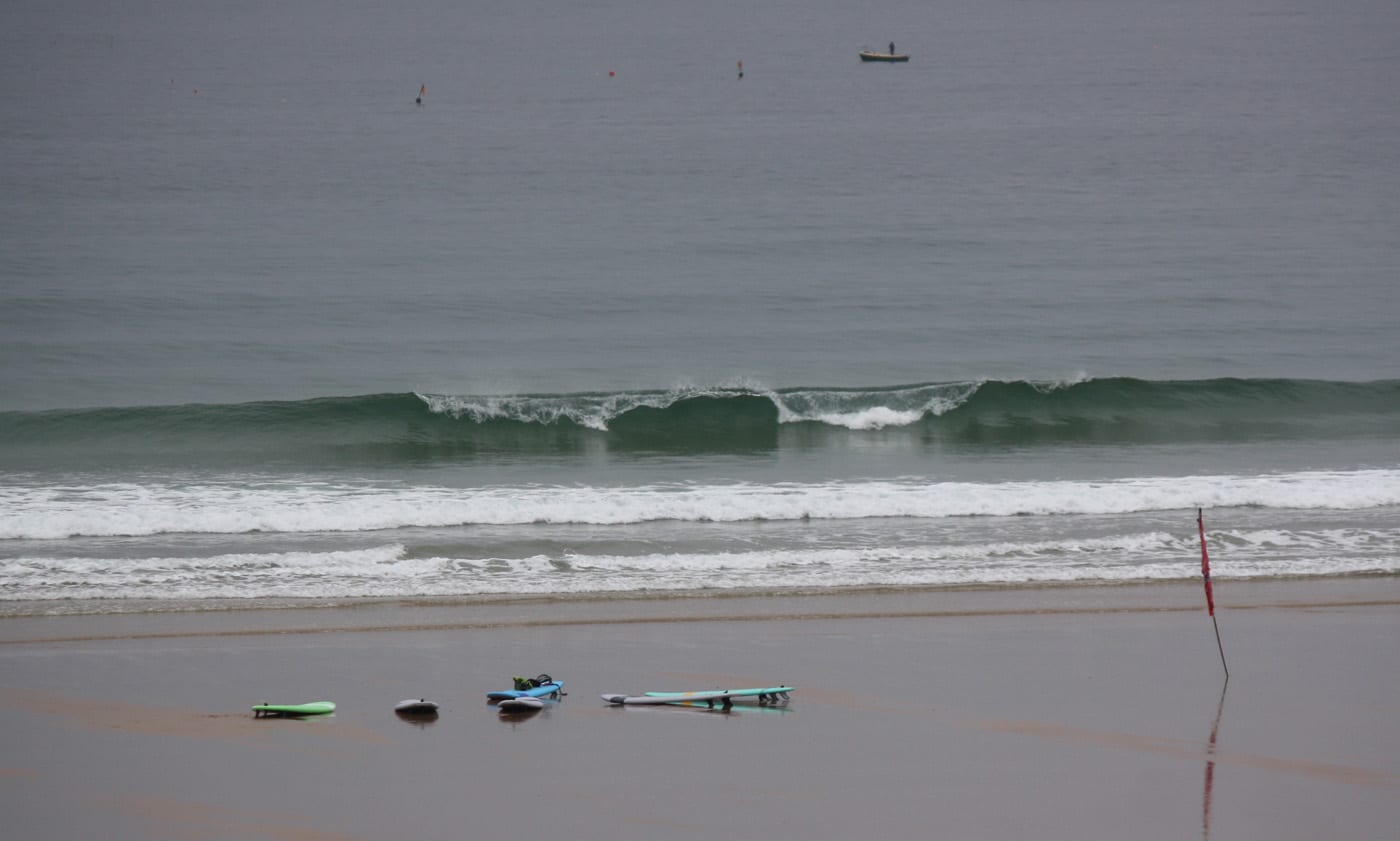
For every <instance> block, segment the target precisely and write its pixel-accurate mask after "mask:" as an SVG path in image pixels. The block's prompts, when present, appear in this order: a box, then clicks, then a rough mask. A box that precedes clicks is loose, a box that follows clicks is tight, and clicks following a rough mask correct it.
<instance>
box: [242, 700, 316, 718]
mask: <svg viewBox="0 0 1400 841" xmlns="http://www.w3.org/2000/svg"><path fill="white" fill-rule="evenodd" d="M333 712H335V702H334V701H312V702H310V703H309V704H254V705H253V717H254V718H261V717H263V716H283V717H299V716H304V715H329V714H330V713H333Z"/></svg>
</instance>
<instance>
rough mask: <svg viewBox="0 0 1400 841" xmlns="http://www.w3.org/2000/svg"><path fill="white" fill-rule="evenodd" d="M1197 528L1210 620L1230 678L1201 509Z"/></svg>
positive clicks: (1226, 673)
mask: <svg viewBox="0 0 1400 841" xmlns="http://www.w3.org/2000/svg"><path fill="white" fill-rule="evenodd" d="M1196 528H1198V529H1199V530H1200V532H1201V578H1202V579H1204V580H1205V584H1206V609H1208V610H1209V611H1210V622H1211V624H1212V625H1214V626H1215V645H1216V647H1217V648H1219V649H1220V665H1221V666H1224V667H1225V679H1226V680H1229V679H1230V667H1229V666H1226V665H1225V646H1224V645H1223V644H1221V642H1220V623H1219V622H1217V621H1216V620H1215V593H1214V592H1213V591H1212V590H1211V586H1210V555H1208V554H1206V523H1205V519H1204V518H1203V517H1202V516H1201V509H1199V508H1197V509H1196Z"/></svg>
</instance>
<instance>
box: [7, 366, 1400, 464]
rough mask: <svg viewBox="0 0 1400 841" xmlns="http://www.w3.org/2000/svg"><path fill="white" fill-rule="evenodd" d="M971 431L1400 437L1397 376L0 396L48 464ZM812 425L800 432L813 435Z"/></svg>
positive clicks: (702, 447)
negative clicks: (273, 395)
mask: <svg viewBox="0 0 1400 841" xmlns="http://www.w3.org/2000/svg"><path fill="white" fill-rule="evenodd" d="M799 428H800V429H803V430H804V432H803V435H804V436H805V437H804V439H803V443H804V445H810V444H812V443H813V442H814V441H815V442H817V443H819V442H820V440H821V438H822V437H823V436H849V435H860V434H874V433H878V434H882V435H891V434H905V435H911V436H917V437H918V439H919V440H920V441H922V442H928V443H935V444H936V443H946V444H954V445H960V446H969V447H1033V446H1037V445H1046V444H1049V445H1053V444H1066V443H1072V444H1115V443H1124V444H1158V443H1172V442H1183V441H1223V442H1230V443H1238V442H1250V441H1288V440H1309V441H1317V440H1342V439H1348V438H1357V437H1375V436H1386V437H1393V436H1400V380H1384V381H1374V382H1335V381H1321V380H1288V379H1215V380H1194V381H1148V380H1138V379H1130V378H1110V379H1090V380H1084V381H1080V382H1072V383H1048V382H1047V383H1038V382H1025V381H1013V382H1003V381H986V382H960V383H925V384H915V385H904V386H888V387H876V388H791V389H776V390H772V389H765V388H761V387H749V386H745V387H714V388H686V389H673V390H664V391H663V390H639V391H620V392H593V393H576V394H537V395H516V396H507V395H502V396H474V395H441V394H424V395H417V394H411V393H409V394H376V395H366V396H360V397H333V398H317V399H309V400H301V401H291V402H262V403H245V404H235V405H186V406H157V407H134V408H95V409H82V410H53V411H41V412H3V413H0V469H39V468H52V467H54V466H57V465H63V464H73V463H81V464H87V465H92V464H123V463H127V462H140V463H152V462H154V463H170V462H171V461H176V462H179V461H181V460H186V459H197V460H199V461H200V462H202V463H206V464H211V463H218V462H219V461H220V460H227V461H229V462H230V463H248V462H249V461H250V460H255V461H274V462H282V461H285V462H290V463H300V462H305V461H314V462H319V463H325V462H327V461H331V462H335V463H385V464H394V463H415V462H435V461H466V460H470V459H472V458H475V457H478V456H495V455H501V454H507V455H512V456H517V457H519V456H524V457H528V456H532V455H540V456H550V455H564V454H570V453H574V452H578V451H581V450H583V449H584V448H586V447H590V446H593V445H594V444H595V442H597V441H602V442H605V443H606V445H607V446H608V447H609V448H611V449H615V450H620V451H628V450H633V451H648V450H656V451H664V452H676V453H710V452H747V451H755V450H769V449H777V448H780V447H782V446H783V445H784V443H785V439H784V433H785V431H787V430H795V429H799ZM813 436H815V437H813Z"/></svg>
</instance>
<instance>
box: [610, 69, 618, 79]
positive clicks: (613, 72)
mask: <svg viewBox="0 0 1400 841" xmlns="http://www.w3.org/2000/svg"><path fill="white" fill-rule="evenodd" d="M616 75H617V71H616V70H609V71H608V78H609V79H611V78H612V77H613V76H616Z"/></svg>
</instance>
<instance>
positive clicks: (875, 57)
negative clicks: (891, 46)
mask: <svg viewBox="0 0 1400 841" xmlns="http://www.w3.org/2000/svg"><path fill="white" fill-rule="evenodd" d="M860 60H861V61H883V62H886V63H893V62H901V61H908V60H909V55H908V53H870V52H864V53H861V54H860Z"/></svg>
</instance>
